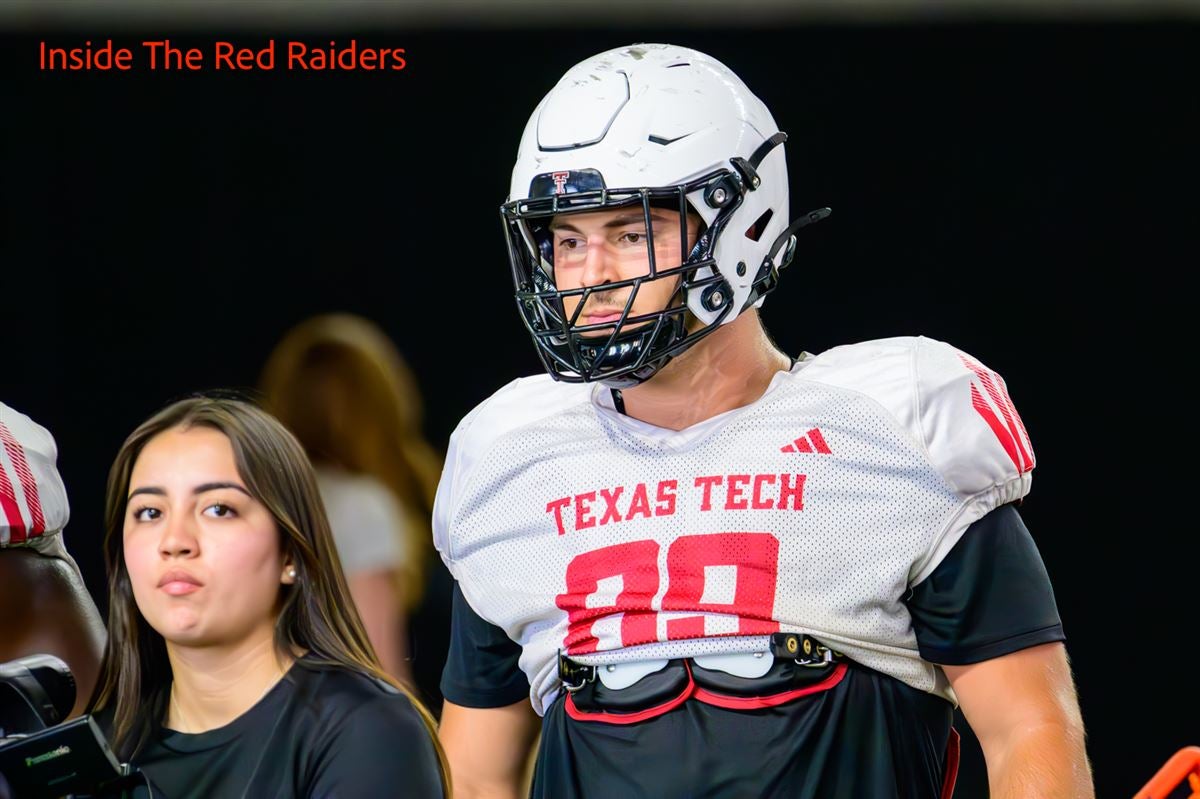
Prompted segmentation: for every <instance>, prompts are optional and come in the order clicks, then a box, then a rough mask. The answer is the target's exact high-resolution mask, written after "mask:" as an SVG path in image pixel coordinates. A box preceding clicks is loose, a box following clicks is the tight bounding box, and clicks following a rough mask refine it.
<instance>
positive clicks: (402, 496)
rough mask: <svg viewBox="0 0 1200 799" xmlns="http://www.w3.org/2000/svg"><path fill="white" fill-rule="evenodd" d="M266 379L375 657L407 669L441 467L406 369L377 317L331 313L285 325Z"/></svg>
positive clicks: (397, 672) (392, 669)
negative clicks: (315, 493)
mask: <svg viewBox="0 0 1200 799" xmlns="http://www.w3.org/2000/svg"><path fill="white" fill-rule="evenodd" d="M261 387H262V390H263V394H264V402H265V404H266V406H267V407H268V408H269V409H270V410H271V412H272V413H274V414H275V415H276V416H277V417H278V418H279V419H280V420H281V421H282V422H283V423H284V424H285V425H286V426H287V427H288V428H289V429H291V430H292V432H293V433H295V435H296V437H297V438H298V439H299V440H300V443H301V444H303V445H304V448H305V449H306V450H307V451H308V454H309V457H310V458H311V459H312V461H313V464H314V465H315V467H316V472H317V480H318V483H319V485H320V489H321V497H322V499H323V501H324V503H325V506H326V510H327V511H328V514H329V521H330V524H331V526H332V528H333V537H334V541H335V543H336V545H337V550H338V555H339V557H340V558H341V560H342V564H343V568H344V569H345V572H346V578H347V581H348V582H349V585H350V593H351V594H352V595H353V597H354V602H355V604H356V605H357V606H358V612H359V614H360V615H361V616H362V620H363V623H364V625H365V626H366V629H367V633H368V635H369V637H370V639H371V643H372V644H373V645H374V647H375V651H376V652H378V653H379V658H380V661H381V662H382V663H383V666H384V668H385V669H386V670H387V671H388V672H389V673H390V674H392V675H393V676H395V677H398V678H400V679H404V680H407V681H411V679H412V674H411V670H410V668H409V664H408V661H407V655H408V652H407V650H408V646H407V640H408V622H407V615H408V612H409V611H410V610H411V609H412V608H413V606H414V605H415V603H416V602H417V601H418V600H419V599H420V597H421V594H422V590H423V587H424V578H425V573H424V571H425V570H424V567H425V564H426V562H427V560H428V557H429V541H430V532H429V517H430V512H431V509H432V505H433V495H434V491H435V490H436V486H437V479H438V474H439V472H440V470H441V462H440V460H439V459H438V457H437V455H436V454H435V453H434V450H433V449H432V447H430V445H429V443H428V442H427V441H426V440H425V438H424V436H423V434H422V432H421V423H422V415H423V404H422V400H421V394H420V391H419V390H418V388H417V385H416V381H415V379H414V378H413V375H412V372H411V370H410V369H409V368H408V365H407V364H406V363H405V362H404V359H403V358H402V357H401V355H400V353H399V352H398V351H397V349H396V347H395V345H394V344H393V343H392V342H391V340H390V339H389V338H388V337H387V336H386V335H385V334H384V333H383V331H381V330H380V329H379V328H378V327H377V326H376V325H375V324H373V323H372V322H370V321H368V320H367V319H364V318H362V317H359V316H354V315H350V314H329V315H322V316H317V317H313V318H311V319H308V320H306V321H304V322H302V323H301V324H299V325H297V326H296V327H294V328H293V329H292V330H290V331H289V332H288V333H287V334H286V335H285V336H284V337H283V339H282V340H281V341H280V342H279V344H278V345H277V346H276V347H275V350H274V352H273V353H271V356H270V358H269V359H268V360H267V365H266V368H265V369H264V371H263V376H262V383H261Z"/></svg>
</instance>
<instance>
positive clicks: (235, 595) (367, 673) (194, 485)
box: [89, 397, 448, 797]
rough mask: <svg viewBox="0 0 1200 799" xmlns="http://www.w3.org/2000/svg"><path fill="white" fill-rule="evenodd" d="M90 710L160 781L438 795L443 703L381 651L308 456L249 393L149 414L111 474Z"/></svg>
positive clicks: (164, 788) (254, 789) (209, 790)
mask: <svg viewBox="0 0 1200 799" xmlns="http://www.w3.org/2000/svg"><path fill="white" fill-rule="evenodd" d="M106 506H107V511H106V522H107V525H106V526H107V532H106V536H105V556H106V561H107V566H108V576H109V615H108V628H109V637H108V645H107V648H106V649H105V653H104V660H103V663H102V664H101V672H100V677H99V680H98V683H97V687H96V691H95V693H94V695H93V697H92V701H91V706H90V708H89V709H90V710H91V711H93V712H96V713H97V715H98V717H99V719H100V720H101V721H102V723H103V726H104V727H105V728H106V732H107V734H108V736H109V740H110V742H111V743H112V745H113V747H114V749H115V750H116V752H117V754H118V756H120V757H121V758H122V759H123V760H127V761H130V762H132V763H133V764H134V765H136V766H138V767H140V768H141V769H142V771H143V772H144V773H145V774H147V776H148V777H149V779H150V781H151V783H152V784H153V785H154V787H155V788H156V789H157V790H156V791H155V794H154V795H155V796H159V795H164V796H167V797H175V796H206V797H209V796H214V797H215V796H220V797H226V796H250V797H258V796H303V797H318V796H321V797H323V796H338V797H344V796H352V797H358V796H363V797H366V796H371V797H377V796H422V797H423V796H443V795H445V794H447V793H448V786H447V785H446V784H445V782H444V780H445V778H444V774H445V769H444V766H443V765H442V762H441V757H440V753H439V750H438V748H437V744H436V739H435V735H434V729H433V721H432V719H431V718H430V716H429V714H428V713H427V712H426V711H425V710H424V708H423V707H421V705H420V703H419V702H418V701H417V700H416V699H414V698H413V697H412V696H410V695H409V694H408V693H407V691H406V690H405V689H404V688H403V687H402V686H400V685H399V684H398V683H397V682H396V681H395V680H393V679H392V678H391V677H389V676H388V675H387V674H386V673H385V672H384V671H383V669H382V668H381V667H380V664H379V661H378V659H377V657H376V655H375V653H374V651H373V649H372V648H371V644H370V642H369V641H368V639H367V636H366V633H365V632H364V630H363V627H362V623H361V621H360V620H359V617H358V615H357V613H356V612H355V610H354V604H353V602H352V600H351V599H350V592H349V590H348V589H347V586H346V581H345V578H344V576H343V574H342V570H341V565H340V563H339V561H338V557H337V552H336V550H335V549H334V545H333V541H332V537H331V534H330V531H329V523H328V521H327V520H326V516H325V512H324V509H323V507H322V505H321V501H320V495H319V493H318V489H317V485H316V481H315V479H314V477H313V471H312V467H311V466H310V464H309V461H308V459H307V457H306V456H305V454H304V451H303V449H302V448H301V447H300V445H299V444H298V443H297V441H296V439H295V438H294V437H293V436H292V435H291V434H290V433H289V432H288V431H287V430H286V429H285V428H284V427H283V426H282V425H281V424H280V423H279V422H278V421H276V420H275V419H274V418H273V417H272V416H270V415H269V414H267V413H266V412H265V411H263V410H261V409H259V408H258V407H256V406H254V405H253V404H251V403H249V402H245V401H241V400H236V399H228V398H212V397H207V398H194V399H187V400H183V401H181V402H177V403H175V404H173V405H170V406H168V407H167V408H165V409H163V410H162V411H160V412H159V413H157V414H155V415H154V416H153V417H151V418H150V419H149V420H147V421H146V422H145V423H143V424H142V425H141V426H140V427H138V428H137V429H136V430H135V431H134V432H133V433H132V434H131V435H130V436H129V438H128V439H127V440H126V441H125V444H124V445H123V446H122V447H121V450H120V452H119V453H118V455H117V458H116V461H115V462H114V463H113V467H112V471H111V472H110V474H109V482H108V496H107V503H106Z"/></svg>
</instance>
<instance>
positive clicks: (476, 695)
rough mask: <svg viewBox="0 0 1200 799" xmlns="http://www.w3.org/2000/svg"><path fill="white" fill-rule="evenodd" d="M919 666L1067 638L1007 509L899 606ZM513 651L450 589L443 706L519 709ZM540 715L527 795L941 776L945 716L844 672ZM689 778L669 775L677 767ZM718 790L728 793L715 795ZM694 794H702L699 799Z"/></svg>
mask: <svg viewBox="0 0 1200 799" xmlns="http://www.w3.org/2000/svg"><path fill="white" fill-rule="evenodd" d="M905 604H906V605H907V606H908V609H909V613H910V614H911V616H912V623H913V630H914V633H915V635H916V638H917V645H918V648H919V650H920V653H921V657H922V658H924V659H925V660H928V661H930V662H933V663H939V664H946V665H963V664H969V663H975V662H978V661H982V660H987V659H990V658H995V657H999V656H1000V655H1004V654H1007V653H1010V652H1015V651H1017V650H1020V649H1024V648H1026V647H1030V646H1034V645H1036V644H1041V643H1048V642H1052V641H1061V640H1063V639H1064V635H1063V630H1062V623H1061V621H1060V619H1059V615H1058V609H1057V607H1056V605H1055V602H1054V593H1053V590H1052V589H1051V586H1050V579H1049V576H1048V575H1047V573H1046V569H1045V566H1044V565H1043V563H1042V559H1041V556H1040V555H1039V554H1038V551H1037V547H1036V545H1035V544H1034V543H1033V539H1032V537H1031V536H1030V534H1029V531H1028V529H1026V527H1025V524H1024V522H1023V521H1022V520H1021V517H1020V515H1019V514H1018V513H1017V511H1016V508H1015V507H1013V506H1012V505H1006V506H1004V507H1001V508H997V509H996V510H995V511H993V512H991V513H989V514H988V515H987V516H985V517H984V518H982V519H980V520H979V521H977V522H975V523H974V524H973V525H971V527H970V528H969V529H968V530H967V532H966V533H965V534H964V535H963V537H962V538H961V539H960V540H959V542H958V544H956V545H955V547H954V548H953V549H952V550H951V551H950V553H949V554H948V555H947V556H946V558H945V559H944V560H943V561H942V562H941V563H940V564H939V565H938V567H937V569H935V570H934V572H933V573H932V574H931V575H930V576H929V577H928V578H926V579H925V580H924V581H922V582H921V583H920V584H919V585H917V586H915V587H914V588H913V589H912V590H911V591H910V592H909V594H908V596H907V597H906V598H905ZM520 654H521V649H520V647H519V646H518V645H517V644H516V643H514V642H513V641H512V640H511V639H509V638H508V636H507V635H506V634H505V633H504V631H503V630H501V629H499V628H498V627H495V626H493V625H491V624H489V623H488V622H486V621H484V620H483V619H482V618H480V617H479V616H478V615H477V614H475V613H474V611H472V610H471V608H470V606H469V605H468V604H467V602H466V600H465V599H464V598H463V596H462V592H461V591H460V590H459V589H458V587H457V586H455V593H454V625H453V631H452V633H451V641H450V652H449V655H448V658H447V662H446V668H445V671H444V672H443V675H442V693H443V695H444V696H445V697H446V699H448V700H449V701H451V702H454V703H455V704H458V705H463V706H466V707H502V706H505V705H511V704H513V703H515V702H518V701H521V700H522V699H526V698H527V697H528V695H529V682H528V680H527V679H526V678H525V675H524V674H523V673H522V672H521V671H520V669H519V668H518V666H517V659H518V658H519V656H520ZM562 705H563V695H562V694H560V696H559V698H558V700H557V701H556V702H555V703H554V704H553V705H551V707H550V708H549V709H548V711H547V714H546V718H545V720H544V722H543V725H544V726H543V736H542V744H541V746H542V749H541V752H540V753H539V764H538V771H537V774H536V775H535V781H534V795H535V796H555V795H573V796H609V795H623V796H630V797H634V796H651V795H653V796H658V797H669V796H688V795H701V794H702V795H705V796H742V795H748V794H746V790H747V787H746V786H747V785H756V786H758V787H756V789H755V792H756V795H757V796H812V797H818V796H820V797H824V796H841V795H845V796H879V797H886V796H913V797H919V796H929V795H934V796H936V795H937V791H938V789H939V787H940V785H941V783H942V779H943V774H944V771H945V770H946V769H947V768H948V766H947V763H946V750H947V741H948V737H949V735H950V722H951V707H950V705H949V703H947V702H945V701H943V700H942V699H940V698H939V697H937V696H935V695H933V694H927V693H925V692H923V691H919V690H917V689H915V688H911V687H910V686H908V685H906V684H904V683H903V682H901V681H899V680H896V679H894V678H892V677H889V676H887V675H885V674H881V673H879V672H875V671H872V670H870V669H866V668H863V667H861V666H857V665H854V664H852V666H851V669H850V671H849V672H848V673H847V677H846V678H845V679H843V680H842V681H841V682H840V683H838V684H837V685H836V686H834V687H833V688H831V689H829V690H827V691H823V692H821V693H818V694H813V695H810V696H807V697H804V698H802V699H799V700H796V701H794V702H791V703H789V704H787V705H781V706H778V707H774V708H767V709H761V710H752V711H744V710H726V709H724V708H717V707H712V706H709V705H704V704H701V703H698V702H685V703H683V705H681V706H679V707H677V708H675V709H674V710H671V711H670V712H669V713H667V714H666V715H664V716H659V717H657V718H653V719H650V720H648V721H643V722H639V723H636V724H629V725H621V726H615V725H609V724H602V723H597V722H574V721H573V720H571V719H569V718H567V716H566V714H565V713H564V712H563V707H562ZM681 746H682V747H685V748H687V749H688V753H687V755H686V758H687V768H686V769H683V770H679V769H665V768H664V767H663V764H664V762H665V761H664V760H663V758H664V757H675V756H681V757H682V756H684V755H683V754H682V753H681V752H680V747H681ZM720 786H724V787H720ZM697 791H699V792H700V794H696V792H697Z"/></svg>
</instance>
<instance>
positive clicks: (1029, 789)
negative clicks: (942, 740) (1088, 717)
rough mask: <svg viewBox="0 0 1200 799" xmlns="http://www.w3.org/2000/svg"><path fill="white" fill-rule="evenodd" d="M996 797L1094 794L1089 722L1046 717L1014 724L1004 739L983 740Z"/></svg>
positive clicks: (1063, 798)
mask: <svg viewBox="0 0 1200 799" xmlns="http://www.w3.org/2000/svg"><path fill="white" fill-rule="evenodd" d="M980 744H981V745H982V747H983V753H984V758H985V759H986V760H987V770H988V784H989V788H990V791H991V796H992V799H1024V798H1025V797H1030V796H1037V797H1045V799H1092V798H1093V797H1094V796H1095V793H1094V790H1093V787H1092V773H1091V767H1090V766H1089V764H1088V760H1087V753H1086V751H1085V749H1084V734H1083V727H1082V725H1079V724H1071V723H1069V722H1044V723H1041V724H1036V725H1029V726H1024V727H1021V728H1019V729H1016V730H1013V731H1012V732H1011V733H1010V734H1008V735H1007V736H1005V737H1004V738H1003V739H1001V740H982V739H981V740H980Z"/></svg>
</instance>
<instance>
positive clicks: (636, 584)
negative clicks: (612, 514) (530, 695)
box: [557, 533, 779, 655]
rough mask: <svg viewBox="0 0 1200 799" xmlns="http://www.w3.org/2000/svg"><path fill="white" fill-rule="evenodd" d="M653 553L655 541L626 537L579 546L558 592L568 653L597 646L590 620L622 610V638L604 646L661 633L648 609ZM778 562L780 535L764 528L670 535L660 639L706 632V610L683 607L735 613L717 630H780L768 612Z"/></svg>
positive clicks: (654, 584)
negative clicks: (728, 625)
mask: <svg viewBox="0 0 1200 799" xmlns="http://www.w3.org/2000/svg"><path fill="white" fill-rule="evenodd" d="M658 553H659V545H658V542H657V541H653V540H647V541H632V542H630V543H627V544H617V545H615V546H611V547H604V548H602V549H595V550H592V551H591V552H585V553H583V554H582V555H579V556H577V557H576V558H575V559H574V560H572V561H571V563H570V564H569V565H568V566H567V574H566V583H567V590H566V592H565V593H562V594H559V595H558V597H557V604H558V607H560V608H562V609H563V610H565V611H566V612H567V620H568V625H569V626H568V629H567V636H566V638H565V639H564V640H563V646H564V647H565V648H566V650H567V653H568V654H572V655H583V654H587V653H589V652H595V651H597V649H598V648H599V645H600V639H599V638H598V637H597V636H596V634H595V633H594V632H593V629H592V625H593V624H594V623H595V622H597V621H599V620H600V619H602V618H605V617H608V616H613V615H617V614H620V615H621V640H620V641H619V642H617V643H616V644H614V645H609V646H605V647H604V649H614V648H617V647H629V646H637V645H638V644H649V643H655V642H657V641H658V640H659V637H658V612H657V611H655V610H653V609H652V608H651V603H652V601H653V599H654V597H655V596H656V595H657V594H658V588H659V573H658ZM778 568H779V541H778V540H777V539H776V538H775V536H773V535H771V534H770V533H713V534H710V535H685V536H681V537H679V538H677V539H675V541H674V542H673V543H672V544H671V546H670V548H669V549H668V550H667V591H666V593H665V594H664V595H663V599H662V611H663V612H668V613H669V615H670V618H668V620H667V623H666V625H665V627H666V637H665V638H664V639H663V640H667V641H674V640H679V639H683V638H704V637H708V635H711V634H706V633H705V616H703V615H693V616H685V617H683V618H680V615H681V614H682V613H687V612H691V613H696V614H706V613H707V614H722V615H726V616H733V617H735V618H736V619H737V630H736V631H729V632H723V633H719V634H721V635H769V634H771V633H774V632H778V631H779V622H777V621H775V620H774V619H773V618H772V615H773V611H774V607H775V579H776V574H777V572H778ZM730 581H732V593H730V591H729V589H730V587H731V586H730ZM602 583H604V584H605V585H604V586H603V588H604V590H603V591H601V588H602V586H601V584H602ZM709 583H712V584H711V585H710V584H709ZM618 586H619V587H620V590H619V591H617V593H616V598H615V599H613V600H612V601H611V604H610V603H609V602H608V601H606V600H601V601H600V603H597V602H596V600H595V596H596V595H597V594H600V595H603V596H612V594H613V592H614V591H616V590H617V587H618ZM589 600H590V601H589Z"/></svg>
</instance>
